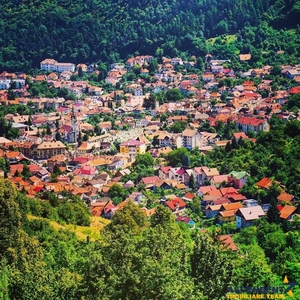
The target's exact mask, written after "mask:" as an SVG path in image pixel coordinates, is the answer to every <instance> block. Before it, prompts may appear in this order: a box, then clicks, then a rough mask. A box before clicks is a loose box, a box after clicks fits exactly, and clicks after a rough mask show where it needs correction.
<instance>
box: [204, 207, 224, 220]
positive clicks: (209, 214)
mask: <svg viewBox="0 0 300 300" xmlns="http://www.w3.org/2000/svg"><path fill="white" fill-rule="evenodd" d="M221 206H222V205H221V204H220V205H207V206H206V207H205V216H206V218H208V219H211V218H214V217H216V216H217V215H218V213H219V211H220V208H221Z"/></svg>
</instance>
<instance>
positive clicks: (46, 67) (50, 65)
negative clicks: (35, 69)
mask: <svg viewBox="0 0 300 300" xmlns="http://www.w3.org/2000/svg"><path fill="white" fill-rule="evenodd" d="M40 65H41V70H43V71H56V72H63V71H70V72H75V65H74V64H72V63H59V62H57V61H56V60H54V59H45V60H43V61H42V62H41V64H40Z"/></svg>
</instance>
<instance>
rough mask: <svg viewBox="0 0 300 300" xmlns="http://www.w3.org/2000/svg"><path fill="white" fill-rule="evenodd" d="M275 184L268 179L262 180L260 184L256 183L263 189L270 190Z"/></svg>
mask: <svg viewBox="0 0 300 300" xmlns="http://www.w3.org/2000/svg"><path fill="white" fill-rule="evenodd" d="M272 184H273V180H272V179H270V178H267V177H264V178H262V179H261V180H260V181H259V182H257V183H256V186H257V187H259V188H262V189H266V190H267V189H269V188H270V187H271V186H272Z"/></svg>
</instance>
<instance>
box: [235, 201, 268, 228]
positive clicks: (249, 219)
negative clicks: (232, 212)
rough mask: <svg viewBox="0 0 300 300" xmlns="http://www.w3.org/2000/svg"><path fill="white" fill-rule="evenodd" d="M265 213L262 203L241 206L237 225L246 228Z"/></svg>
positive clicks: (237, 216)
mask: <svg viewBox="0 0 300 300" xmlns="http://www.w3.org/2000/svg"><path fill="white" fill-rule="evenodd" d="M264 215H265V212H264V211H263V209H262V207H261V206H260V205H257V206H251V207H244V208H239V209H238V211H237V212H236V227H237V228H244V227H248V226H251V225H253V222H254V221H255V220H257V219H259V218H261V217H263V216H264Z"/></svg>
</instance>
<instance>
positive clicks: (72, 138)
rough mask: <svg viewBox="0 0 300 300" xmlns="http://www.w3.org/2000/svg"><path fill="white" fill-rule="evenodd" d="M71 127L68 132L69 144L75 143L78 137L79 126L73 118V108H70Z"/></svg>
mask: <svg viewBox="0 0 300 300" xmlns="http://www.w3.org/2000/svg"><path fill="white" fill-rule="evenodd" d="M71 127H72V130H71V132H70V138H69V142H70V143H77V140H78V137H79V126H78V122H77V119H76V116H75V112H74V107H72V113H71Z"/></svg>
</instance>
